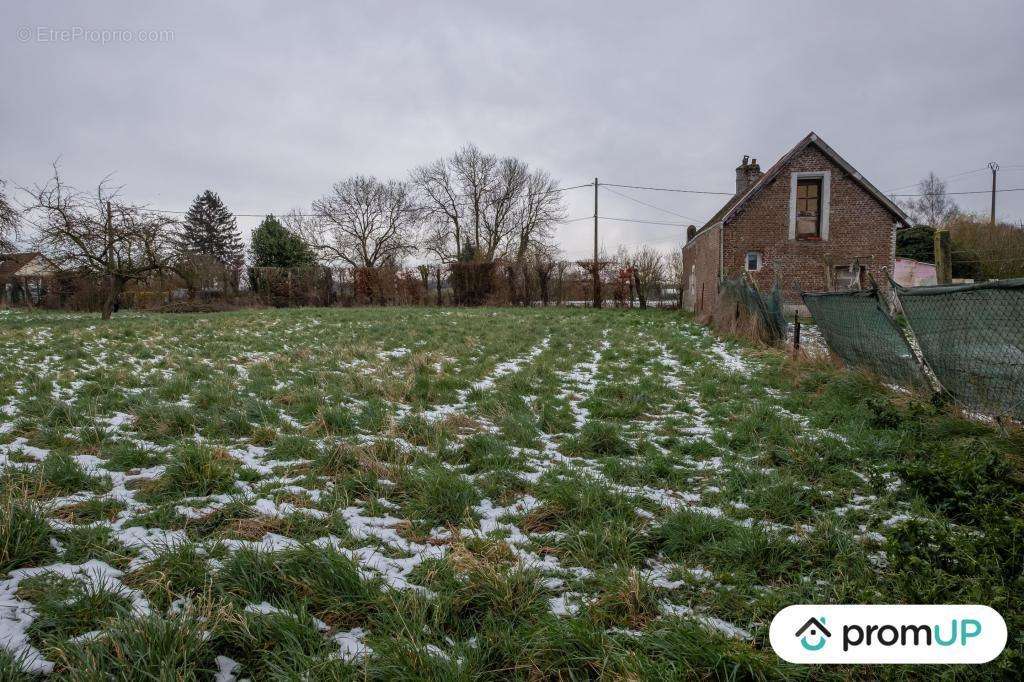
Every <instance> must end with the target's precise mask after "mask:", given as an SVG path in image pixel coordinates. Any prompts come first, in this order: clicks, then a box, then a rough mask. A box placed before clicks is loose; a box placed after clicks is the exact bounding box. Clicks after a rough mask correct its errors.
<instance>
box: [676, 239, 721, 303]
mask: <svg viewBox="0 0 1024 682" xmlns="http://www.w3.org/2000/svg"><path fill="white" fill-rule="evenodd" d="M721 231H722V228H721V226H720V225H718V226H715V227H713V228H709V229H707V230H704V231H702V232H698V233H697V235H696V236H695V237H694V238H693V239H692V240H690V241H689V242H688V243H687V245H686V248H684V249H683V272H684V273H685V280H684V281H685V282H686V284H685V285H684V286H685V288H684V291H683V305H684V307H686V308H687V309H688V310H692V311H693V312H694V313H696V315H697V316H698V317H707V316H709V315H710V314H711V311H713V310H714V309H715V304H716V303H717V301H718V265H719V256H720V251H719V250H720V246H719V243H720V239H721Z"/></svg>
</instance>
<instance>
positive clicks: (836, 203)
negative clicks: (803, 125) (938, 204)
mask: <svg viewBox="0 0 1024 682" xmlns="http://www.w3.org/2000/svg"><path fill="white" fill-rule="evenodd" d="M908 224H909V223H908V218H907V216H906V214H905V213H904V212H903V211H902V210H901V209H900V208H899V206H897V205H896V204H895V203H893V202H892V201H891V200H890V199H889V198H888V197H886V196H885V195H884V194H883V193H882V192H880V191H879V190H878V189H877V188H876V187H875V186H874V185H872V184H871V183H870V182H868V181H867V179H866V178H864V176H863V175H861V174H860V173H859V172H858V171H857V170H856V169H855V168H854V167H853V166H851V165H850V164H849V163H847V162H846V160H845V159H843V158H842V157H841V156H839V154H838V153H836V151H835V150H833V149H832V148H831V147H829V146H828V145H827V144H825V141H824V140H822V139H821V138H820V137H818V136H817V135H816V134H815V133H813V132H812V133H810V134H808V135H807V136H806V137H805V138H804V139H802V140H801V141H800V142H799V143H798V144H797V145H796V146H795V147H793V148H792V149H791V150H789V152H787V153H786V154H785V156H783V157H782V158H781V159H779V160H778V161H777V162H776V163H775V165H773V166H772V167H771V168H770V169H768V171H767V172H764V173H762V172H761V168H760V166H759V165H758V163H757V159H754V160H750V159H749V157H746V156H744V157H743V162H742V163H741V164H740V165H739V167H738V168H737V169H736V193H735V194H734V195H733V196H732V198H731V199H729V201H727V202H726V204H725V206H723V207H722V208H721V209H720V210H719V211H718V212H717V213H716V214H715V215H714V216H712V218H711V219H710V220H708V221H707V223H705V224H704V226H703V227H701V228H700V229H699V230H696V231H694V230H692V229H691V230H688V231H687V232H688V234H687V237H688V239H687V242H686V245H685V246H684V247H683V267H684V272H685V273H686V291H685V294H684V297H683V301H684V305H685V306H686V307H687V308H689V309H690V310H693V311H694V312H696V313H698V314H703V315H712V314H713V312H714V310H715V306H716V304H717V302H718V283H719V281H720V280H721V279H722V278H724V277H735V276H737V275H740V274H742V273H744V272H746V273H749V275H750V277H751V278H752V279H753V281H754V282H755V283H756V284H757V285H758V287H760V288H761V289H762V290H764V291H767V290H769V289H770V288H771V287H772V285H773V284H774V282H775V280H776V278H778V279H779V280H780V282H781V284H782V288H783V294H784V298H785V302H786V304H788V305H789V306H796V305H800V291H801V290H803V291H830V290H840V289H848V288H858V287H865V286H867V285H868V275H869V274H870V275H871V276H873V277H874V278H875V280H876V281H877V282H878V284H879V285H880V286H883V287H884V286H886V278H885V275H884V274H883V269H888V271H889V272H892V271H893V265H894V260H895V253H896V228H897V227H899V226H900V225H908Z"/></svg>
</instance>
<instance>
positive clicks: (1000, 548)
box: [0, 308, 1024, 680]
mask: <svg viewBox="0 0 1024 682" xmlns="http://www.w3.org/2000/svg"><path fill="white" fill-rule="evenodd" d="M2 325H3V326H2V328H0V358H2V362H0V406H2V413H0V647H2V649H0V677H3V676H4V675H6V674H8V673H11V674H12V675H13V674H14V671H18V670H20V671H22V672H23V673H24V674H29V673H34V674H43V675H45V674H53V675H55V676H64V677H69V678H74V679H78V678H79V677H80V676H81V675H82V674H83V671H90V672H92V671H95V672H94V673H92V674H94V675H95V676H98V677H102V676H104V675H108V676H114V677H118V676H120V677H145V676H147V675H149V676H151V677H153V678H160V677H161V675H163V676H164V677H166V676H167V675H169V674H170V671H175V674H176V675H178V676H180V677H183V678H188V677H190V676H195V677H200V678H213V677H217V679H221V680H230V679H236V678H237V679H244V678H252V679H266V678H280V677H283V678H294V677H299V676H302V675H303V674H306V675H307V676H308V677H311V678H314V679H336V678H339V679H345V678H356V677H373V678H395V677H400V678H417V677H431V678H434V677H441V678H470V677H473V678H477V677H484V678H507V677H523V678H536V677H544V678H560V677H568V678H572V677H580V676H583V677H596V676H610V677H638V678H666V677H676V678H678V677H733V678H747V677H755V678H775V677H785V676H792V675H798V674H802V673H803V674H805V673H806V672H807V671H806V670H796V669H794V668H792V667H789V666H786V665H785V664H783V663H782V662H781V661H779V660H778V659H777V658H776V657H775V656H774V655H773V654H772V652H771V650H770V648H769V646H768V643H767V626H768V623H769V622H770V620H771V618H772V616H773V615H774V614H775V612H777V611H778V610H779V609H780V608H782V607H783V606H786V605H788V604H793V603H809V602H811V603H813V602H875V603H885V602H917V603H927V602H935V603H942V602H944V601H951V602H973V603H986V604H990V605H993V606H995V607H996V608H997V609H999V610H1000V611H1001V612H1002V613H1003V615H1004V617H1006V619H1007V621H1008V623H1009V624H1010V629H1011V632H1014V631H1019V628H1018V629H1016V630H1015V627H1014V626H1015V624H1018V625H1019V624H1020V621H1021V603H1020V602H1021V593H1022V591H1024V589H1022V588H1024V585H1022V584H1021V581H1022V579H1021V568H1022V566H1021V564H1022V559H1021V552H1020V550H1019V548H1020V546H1022V544H1024V532H1022V529H1021V522H1020V517H1021V510H1022V500H1024V495H1022V494H1021V492H1020V484H1019V478H1018V477H1017V473H1016V472H1017V471H1019V460H1015V459H1014V455H1013V453H1019V452H1021V451H1024V443H1022V441H1021V438H1020V436H1019V434H1016V433H1011V434H999V433H997V432H995V431H993V430H990V429H989V428H988V427H985V426H983V425H979V424H975V423H971V422H966V421H963V420H960V419H957V418H955V417H954V416H952V415H950V414H948V413H947V412H946V411H944V410H943V409H942V408H938V407H935V406H932V405H929V404H925V403H921V402H919V401H916V400H915V399H914V398H913V397H912V396H907V395H903V394H893V393H891V392H889V391H888V390H887V389H885V388H884V387H882V386H880V385H878V384H876V383H874V382H872V381H871V380H869V379H867V378H865V377H861V376H858V375H853V374H847V373H840V372H837V371H836V370H835V369H834V368H832V367H830V366H828V365H825V364H823V363H822V364H816V363H796V364H794V363H793V362H791V361H790V360H788V359H787V358H786V356H785V355H784V354H781V353H775V352H768V351H753V350H750V349H745V348H743V347H741V346H739V345H737V344H736V343H734V342H731V341H727V340H726V341H723V340H720V339H716V338H714V337H712V336H711V335H710V334H708V333H707V332H706V331H705V330H704V329H703V328H701V327H698V326H696V325H694V324H693V323H691V322H690V321H689V320H688V319H687V318H685V317H684V316H681V315H680V314H678V313H674V312H669V311H645V312H641V311H614V310H611V311H593V310H582V309H580V310H577V309H570V310H565V309H562V310H507V309H503V310H492V309H477V310H436V309H422V308H421V309H378V310H372V309H360V310H339V309H329V310H324V309H302V310H281V311H246V312H238V313H225V314H219V315H124V316H118V317H117V318H116V319H115V320H114V321H112V322H111V323H109V324H105V325H104V324H100V323H99V321H98V319H97V318H96V317H95V316H90V315H68V314H49V313H10V314H7V315H5V316H4V319H3V321H2ZM1015 467H1018V468H1015ZM1014 548H1016V549H1014ZM1020 648H1021V647H1020V643H1019V642H1017V643H1016V644H1011V649H1012V650H1011V652H1009V653H1008V654H1004V656H1003V657H1002V658H1001V659H1000V663H999V664H998V665H1006V666H1013V665H1017V664H1019V663H1020V656H1021V654H1020ZM1006 669H1012V667H1010V668H1006ZM975 670H977V669H975ZM161 671H163V672H161ZM817 672H818V673H819V674H825V672H826V671H817ZM958 672H960V673H963V674H969V673H970V671H969V670H968V671H958ZM851 674H853V675H855V676H865V677H870V676H871V674H872V671H870V670H863V671H859V672H858V671H853V672H852V673H851Z"/></svg>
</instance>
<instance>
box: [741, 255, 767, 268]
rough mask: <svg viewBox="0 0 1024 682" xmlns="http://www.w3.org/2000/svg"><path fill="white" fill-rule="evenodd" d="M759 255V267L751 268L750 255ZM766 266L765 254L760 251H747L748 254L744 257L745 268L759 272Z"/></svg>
mask: <svg viewBox="0 0 1024 682" xmlns="http://www.w3.org/2000/svg"><path fill="white" fill-rule="evenodd" d="M751 256H757V267H756V268H754V269H753V270H751V269H750V257H751ZM763 266H764V256H762V255H761V252H760V251H747V255H746V256H744V258H743V269H744V270H746V271H747V272H757V271H758V270H760V269H761V268H762V267H763Z"/></svg>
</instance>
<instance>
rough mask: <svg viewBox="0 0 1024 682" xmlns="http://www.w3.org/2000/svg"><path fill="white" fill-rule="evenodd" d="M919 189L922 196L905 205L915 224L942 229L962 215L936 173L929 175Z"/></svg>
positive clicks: (908, 201) (922, 181)
mask: <svg viewBox="0 0 1024 682" xmlns="http://www.w3.org/2000/svg"><path fill="white" fill-rule="evenodd" d="M917 187H918V193H919V194H920V195H921V196H919V197H916V198H913V199H909V200H907V201H906V202H904V204H903V208H904V209H906V211H907V212H908V213H909V214H910V215H911V217H912V218H913V219H914V221H915V222H918V223H924V224H925V225H930V226H932V227H935V228H942V227H946V225H947V224H948V223H949V222H950V221H952V220H953V219H954V218H956V216H957V215H958V214H959V213H960V209H959V208H958V207H957V205H956V203H955V202H954V201H953V200H952V199H950V198H949V197H948V196H947V195H946V183H945V182H943V181H942V180H941V179H939V178H937V177H935V173H929V174H928V177H926V178H924V179H923V180H921V182H920V183H919V184H918V186H917Z"/></svg>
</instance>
